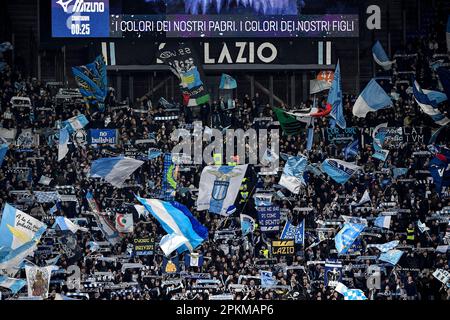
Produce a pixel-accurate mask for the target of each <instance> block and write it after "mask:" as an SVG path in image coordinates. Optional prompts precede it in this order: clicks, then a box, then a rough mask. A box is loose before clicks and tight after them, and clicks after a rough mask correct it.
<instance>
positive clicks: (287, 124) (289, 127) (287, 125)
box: [273, 108, 304, 136]
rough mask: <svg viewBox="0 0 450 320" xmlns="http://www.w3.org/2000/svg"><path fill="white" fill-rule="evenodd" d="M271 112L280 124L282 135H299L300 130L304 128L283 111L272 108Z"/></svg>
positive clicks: (299, 122) (294, 118)
mask: <svg viewBox="0 0 450 320" xmlns="http://www.w3.org/2000/svg"><path fill="white" fill-rule="evenodd" d="M273 111H274V113H275V115H276V116H277V119H278V121H279V122H280V126H281V128H282V129H283V132H284V134H286V135H288V136H292V135H297V134H300V132H301V129H302V128H303V126H304V125H303V124H302V122H301V121H298V120H297V118H296V117H294V116H292V115H290V114H287V113H286V111H284V110H283V109H280V108H273Z"/></svg>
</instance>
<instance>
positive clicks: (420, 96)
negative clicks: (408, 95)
mask: <svg viewBox="0 0 450 320" xmlns="http://www.w3.org/2000/svg"><path fill="white" fill-rule="evenodd" d="M413 93H414V99H415V100H416V102H417V104H418V105H419V107H420V109H421V110H422V111H423V112H424V113H426V114H427V115H429V116H430V117H431V118H432V119H433V121H434V122H435V123H436V124H438V125H440V126H445V125H447V124H448V123H449V122H450V119H448V118H447V117H446V116H444V115H443V114H442V113H441V111H439V109H438V104H437V103H436V100H430V97H429V96H428V95H427V94H426V93H425V92H424V91H423V90H422V88H421V87H420V85H419V83H418V82H417V81H416V80H414V84H413ZM432 99H433V98H432Z"/></svg>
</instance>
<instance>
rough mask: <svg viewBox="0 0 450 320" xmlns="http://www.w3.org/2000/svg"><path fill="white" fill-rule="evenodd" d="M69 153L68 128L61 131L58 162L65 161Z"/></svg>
mask: <svg viewBox="0 0 450 320" xmlns="http://www.w3.org/2000/svg"><path fill="white" fill-rule="evenodd" d="M68 152H69V131H68V130H67V128H63V129H61V130H59V143H58V161H61V160H62V159H64V158H65V157H66V155H67V153H68Z"/></svg>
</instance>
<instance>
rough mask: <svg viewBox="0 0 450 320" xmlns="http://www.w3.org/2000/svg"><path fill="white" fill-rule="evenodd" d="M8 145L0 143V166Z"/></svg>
mask: <svg viewBox="0 0 450 320" xmlns="http://www.w3.org/2000/svg"><path fill="white" fill-rule="evenodd" d="M8 149H9V146H8V145H7V144H2V145H0V168H1V167H2V164H3V160H5V156H6V152H7V151H8Z"/></svg>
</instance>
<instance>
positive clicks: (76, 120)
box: [62, 114, 89, 134]
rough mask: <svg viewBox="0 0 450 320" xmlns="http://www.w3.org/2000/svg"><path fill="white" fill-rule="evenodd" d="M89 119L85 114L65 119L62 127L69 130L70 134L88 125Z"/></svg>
mask: <svg viewBox="0 0 450 320" xmlns="http://www.w3.org/2000/svg"><path fill="white" fill-rule="evenodd" d="M88 123H89V121H88V119H87V118H86V116H85V115H84V114H81V115H79V116H76V117H73V118H70V119H69V120H66V121H63V123H62V127H63V128H66V129H67V131H69V134H71V133H74V132H75V131H77V130H81V129H83V128H84V127H86V126H87V125H88Z"/></svg>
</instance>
